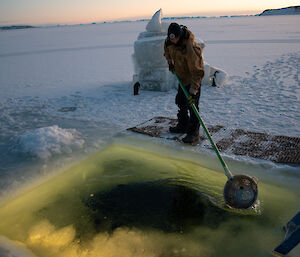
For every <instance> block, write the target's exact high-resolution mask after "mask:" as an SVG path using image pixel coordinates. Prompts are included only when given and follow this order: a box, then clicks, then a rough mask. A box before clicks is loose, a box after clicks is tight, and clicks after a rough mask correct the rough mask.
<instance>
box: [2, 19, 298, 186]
mask: <svg viewBox="0 0 300 257" xmlns="http://www.w3.org/2000/svg"><path fill="white" fill-rule="evenodd" d="M299 21H300V17H299V16H270V17H236V18H207V19H184V20H178V21H177V22H179V23H181V24H184V25H186V26H187V27H188V28H190V29H191V30H192V31H193V33H194V34H195V36H196V37H197V38H200V39H202V40H204V41H205V43H206V48H205V49H204V58H205V61H206V62H207V63H209V64H211V65H214V66H216V67H219V68H221V69H224V70H225V71H226V72H228V74H229V80H228V82H227V83H226V85H225V86H223V87H221V88H214V87H208V86H206V87H205V86H203V87H202V94H201V104H200V112H201V115H202V117H203V119H204V121H206V122H207V123H210V124H220V125H225V126H227V127H237V128H242V129H247V130H251V131H260V132H266V133H270V134H277V135H278V134H279V135H288V136H298V137H299V136H300V126H299V125H300V114H299V113H300V112H299V110H300V77H299V76H300V75H299V74H300V73H299V71H300V29H299V26H298V25H297V24H299ZM146 25H147V22H124V23H107V24H96V25H77V26H64V27H45V28H35V29H27V30H11V31H2V32H1V33H0V89H1V93H0V110H1V112H0V122H1V128H0V139H1V141H0V151H1V157H0V164H1V168H0V176H1V177H2V179H1V184H2V185H3V187H7V185H9V184H10V183H7V182H8V180H9V179H10V178H11V176H13V175H12V173H11V172H10V171H11V170H14V169H17V168H18V167H19V166H18V165H23V161H24V160H27V157H28V156H30V157H32V156H33V157H36V158H37V160H39V161H40V160H41V159H42V160H43V161H45V160H49V158H50V159H51V157H53V156H57V155H60V154H70V153H72V151H77V150H78V149H79V151H85V152H86V153H88V152H89V151H88V150H87V149H97V147H99V146H100V145H101V142H102V141H103V140H105V139H107V138H110V137H111V136H112V135H114V134H115V133H117V132H120V131H124V130H125V129H126V128H128V127H130V126H134V125H136V124H138V123H141V122H143V121H145V120H148V119H150V118H152V117H154V116H169V117H176V112H177V108H176V106H175V104H174V96H175V94H176V91H175V90H170V91H169V92H154V91H151V92H150V91H141V92H140V95H139V96H133V89H132V76H133V73H134V71H133V63H132V57H131V55H132V54H133V44H134V41H135V40H136V39H137V36H138V35H139V33H140V32H143V31H145V27H146ZM83 149H84V150H83ZM20 160H21V161H20ZM31 162H35V160H32V159H31ZM20 163H21V164H20ZM24 176H25V177H26V175H24ZM4 185H6V186H4Z"/></svg>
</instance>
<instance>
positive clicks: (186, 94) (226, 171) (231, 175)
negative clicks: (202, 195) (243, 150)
mask: <svg viewBox="0 0 300 257" xmlns="http://www.w3.org/2000/svg"><path fill="white" fill-rule="evenodd" d="M174 74H175V76H176V78H177V80H178V82H179V85H180V87H181V89H182V91H183V93H184V94H185V96H186V98H187V100H188V101H189V98H190V95H189V93H188V92H187V91H186V89H185V87H184V85H182V83H181V81H180V79H179V77H178V75H177V74H176V71H174ZM190 106H191V108H192V109H193V111H194V112H195V114H196V116H197V118H198V120H199V121H200V124H201V126H202V127H203V129H204V131H205V134H206V135H207V137H208V139H209V141H210V143H211V146H212V148H213V149H214V150H215V152H216V154H217V156H218V158H219V160H220V162H221V164H222V167H223V169H224V171H225V175H226V176H227V178H228V179H231V178H232V177H233V174H232V173H231V172H230V170H229V169H228V167H227V165H226V163H225V161H224V159H223V158H222V156H221V154H220V151H219V149H218V147H217V146H216V144H215V142H214V141H213V139H212V137H211V135H210V134H209V132H208V129H207V128H206V126H205V124H204V122H203V120H202V118H201V117H200V114H199V112H198V110H197V108H196V106H195V104H194V103H193V102H190Z"/></svg>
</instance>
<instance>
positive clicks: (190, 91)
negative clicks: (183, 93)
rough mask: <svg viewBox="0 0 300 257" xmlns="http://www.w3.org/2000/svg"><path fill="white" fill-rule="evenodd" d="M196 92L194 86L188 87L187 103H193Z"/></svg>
mask: <svg viewBox="0 0 300 257" xmlns="http://www.w3.org/2000/svg"><path fill="white" fill-rule="evenodd" d="M197 93H198V90H197V89H195V88H192V87H191V88H190V89H189V94H190V97H189V104H191V103H195V97H196V94H197Z"/></svg>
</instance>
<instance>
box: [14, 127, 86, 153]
mask: <svg viewBox="0 0 300 257" xmlns="http://www.w3.org/2000/svg"><path fill="white" fill-rule="evenodd" d="M17 141H18V143H19V144H20V151H21V152H23V153H27V154H30V155H32V156H34V157H38V158H40V159H49V158H50V157H51V156H52V155H55V154H62V153H72V151H73V150H75V149H80V148H82V147H83V145H84V140H83V139H81V138H80V134H79V132H78V131H77V130H76V129H62V128H60V127H58V126H57V125H54V126H50V127H44V128H38V129H35V130H33V131H28V132H26V133H24V134H22V135H20V136H19V137H18V139H17Z"/></svg>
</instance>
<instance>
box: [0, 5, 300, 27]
mask: <svg viewBox="0 0 300 257" xmlns="http://www.w3.org/2000/svg"><path fill="white" fill-rule="evenodd" d="M292 5H299V0H297V1H295V0H226V1H225V0H210V1H207V0H205V1H204V0H184V1H182V0H151V1H150V0H148V1H141V0H0V25H8V24H33V25H35V24H55V23H67V24H72V23H89V22H99V21H111V20H123V19H139V18H150V17H151V16H152V15H153V14H154V13H155V11H157V10H158V9H160V8H162V10H163V14H164V16H175V15H176V16H180V15H205V16H212V15H226V14H227V15H231V14H256V13H260V12H261V11H263V10H265V9H269V8H282V7H287V6H292Z"/></svg>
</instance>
